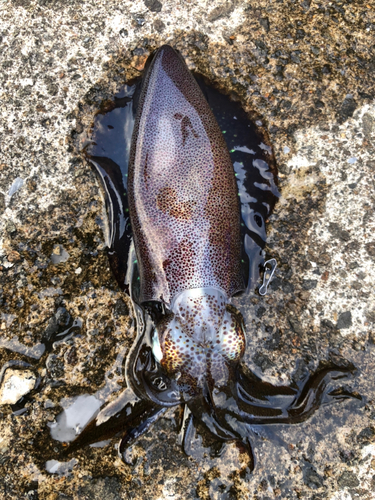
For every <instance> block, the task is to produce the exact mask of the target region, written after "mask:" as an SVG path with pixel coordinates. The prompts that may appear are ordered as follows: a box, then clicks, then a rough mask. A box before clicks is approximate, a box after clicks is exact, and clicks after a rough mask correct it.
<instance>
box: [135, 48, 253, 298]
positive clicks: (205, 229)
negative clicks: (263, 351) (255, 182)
mask: <svg viewBox="0 0 375 500" xmlns="http://www.w3.org/2000/svg"><path fill="white" fill-rule="evenodd" d="M128 188H129V209H130V218H131V224H132V229H133V234H134V239H135V247H136V249H137V257H138V265H139V269H140V279H141V293H140V301H141V302H145V301H149V300H158V301H163V302H165V303H166V304H167V305H169V304H171V302H172V300H173V298H174V297H175V296H176V295H177V294H178V293H180V292H182V291H184V290H191V289H196V288H204V287H215V288H220V289H222V290H223V291H224V292H225V294H226V295H227V296H228V297H231V296H232V295H233V294H234V293H236V292H237V291H239V290H242V289H243V288H244V284H243V280H242V276H241V269H240V212H239V200H238V194H237V187H236V182H235V176H234V172H233V167H232V163H231V160H230V157H229V153H228V150H227V148H226V144H225V141H224V139H223V136H222V133H221V131H220V129H219V126H218V125H217V122H216V120H215V118H214V116H213V114H212V112H211V110H210V108H209V106H208V104H207V102H206V100H205V99H204V97H203V94H202V92H201V90H200V88H199V86H198V85H197V83H196V81H195V80H194V78H193V77H192V75H191V74H190V72H189V70H188V69H187V67H186V65H185V63H184V61H183V60H182V58H181V57H180V56H179V55H178V54H177V53H176V52H175V51H174V50H173V49H172V48H171V47H168V46H164V47H162V48H160V49H159V50H158V51H157V52H156V54H155V56H154V59H153V61H152V63H151V65H150V67H149V69H148V71H147V72H146V75H145V77H144V82H143V88H142V92H141V96H140V102H139V105H138V112H137V117H136V122H135V128H134V132H133V139H132V148H131V155H130V164H129V178H128Z"/></svg>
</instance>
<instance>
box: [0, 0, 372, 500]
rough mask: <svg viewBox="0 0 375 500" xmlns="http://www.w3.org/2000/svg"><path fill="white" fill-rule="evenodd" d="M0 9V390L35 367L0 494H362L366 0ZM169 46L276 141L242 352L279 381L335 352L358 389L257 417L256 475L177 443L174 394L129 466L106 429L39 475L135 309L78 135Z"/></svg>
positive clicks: (125, 345) (237, 462) (366, 372)
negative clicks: (281, 415)
mask: <svg viewBox="0 0 375 500" xmlns="http://www.w3.org/2000/svg"><path fill="white" fill-rule="evenodd" d="M0 19H1V22H0V47H1V51H0V65H1V69H2V71H1V73H0V82H1V83H0V86H1V88H0V92H1V94H0V95H1V101H0V108H1V117H2V118H1V123H0V130H1V132H0V133H1V145H0V231H1V240H0V242H1V248H0V315H1V316H0V370H1V369H3V368H4V367H7V368H6V370H5V371H4V373H3V374H2V377H1V380H0V383H1V388H0V389H1V390H3V389H4V384H5V383H6V380H5V375H6V372H7V371H9V370H13V371H14V372H17V375H18V376H21V377H22V376H23V377H26V378H27V376H28V375H30V374H32V377H33V380H37V381H38V382H37V383H36V384H35V385H34V386H33V387H32V386H31V385H30V387H29V391H28V392H27V393H25V392H24V393H23V394H22V396H21V399H17V401H16V402H14V401H9V402H7V403H6V404H5V402H4V404H2V406H1V407H0V429H1V431H0V470H1V472H0V497H1V498H6V499H8V498H9V499H17V500H18V499H21V498H25V499H26V498H29V499H30V498H40V499H48V500H52V499H53V500H56V499H65V498H67V499H72V498H73V499H78V498H103V497H105V498H113V499H117V498H124V499H125V498H150V499H161V498H176V499H178V498H201V499H209V498H212V499H216V498H217V499H227V498H228V499H230V498H238V499H259V500H266V499H269V498H278V499H285V498H290V499H294V498H296V499H297V498H307V499H320V498H321V499H335V500H338V499H342V498H345V499H349V498H361V499H372V498H374V493H373V492H374V475H375V431H374V429H375V407H374V401H375V393H374V364H375V361H374V338H375V333H374V328H375V327H374V321H375V313H374V305H373V304H374V292H373V275H374V248H375V238H374V234H375V233H374V225H375V224H374V208H375V196H374V167H375V163H374V143H375V108H374V105H373V104H372V102H373V98H374V79H373V72H374V69H375V68H374V60H375V58H374V44H373V36H374V29H375V24H374V23H375V21H374V8H373V5H372V3H368V4H366V3H364V2H360V1H352V2H340V1H335V2H331V3H330V4H327V3H319V2H309V1H303V2H298V1H294V2H293V1H289V2H287V1H275V2H262V1H255V2H252V3H251V5H250V4H249V3H247V2H241V1H228V2H221V1H211V2H205V1H201V2H193V1H191V2H181V3H176V2H169V1H147V2H146V1H145V2H143V1H140V0H139V1H135V2H127V1H126V2H123V3H121V4H119V3H118V2H111V1H108V2H89V1H84V2H76V1H74V0H72V1H68V2H60V1H58V0H55V1H49V2H47V1H44V0H38V1H33V0H13V1H12V2H8V3H6V4H5V3H3V4H1V7H0ZM163 43H169V44H171V45H173V46H174V47H176V48H178V49H179V50H180V51H181V53H182V54H183V56H184V57H185V59H186V61H187V62H188V64H189V67H190V68H191V69H192V70H195V71H197V72H199V73H201V74H203V75H204V76H205V77H207V78H208V79H209V80H210V81H212V82H213V83H215V84H216V85H217V86H219V87H220V88H221V89H222V90H223V91H225V92H226V93H228V94H231V95H232V96H233V97H234V96H236V98H239V99H240V100H241V102H242V104H243V106H244V107H245V109H246V110H248V111H249V112H250V113H251V114H252V115H253V116H255V117H257V118H260V119H261V120H262V121H263V123H264V124H266V125H267V127H268V130H269V132H270V134H271V138H272V141H273V145H274V148H275V153H276V158H277V161H278V165H279V172H280V190H281V193H282V198H281V200H280V202H279V203H278V205H277V206H276V209H275V212H274V215H273V216H272V217H271V219H270V221H269V225H268V233H269V238H268V247H267V254H268V255H269V256H270V257H274V258H276V259H277V262H278V268H277V271H276V275H275V278H274V280H273V282H272V283H271V287H270V291H269V293H268V294H267V295H266V296H265V297H260V296H259V295H257V294H256V293H255V294H253V295H252V296H251V297H250V299H249V298H247V299H246V300H245V299H244V298H241V297H239V298H238V299H236V300H237V305H238V306H239V307H240V308H241V310H242V312H243V314H244V316H245V318H246V326H247V334H248V347H247V352H246V363H247V364H248V365H249V366H250V367H251V369H252V370H253V371H255V372H257V373H258V374H259V375H261V376H262V377H263V378H266V379H267V378H268V379H269V380H270V381H272V382H273V383H280V384H281V383H282V384H289V383H291V382H292V381H294V382H298V381H299V380H301V379H303V378H304V376H305V375H306V373H308V371H313V370H314V369H315V368H316V367H317V365H318V362H319V360H327V359H328V358H329V356H334V355H340V356H343V357H344V358H346V359H348V360H350V361H351V362H353V363H354V364H355V365H356V366H357V368H358V372H357V374H356V375H355V377H354V378H353V379H352V380H344V381H342V385H343V386H344V389H345V390H347V391H348V392H351V393H352V394H353V393H354V395H355V394H356V393H357V394H359V395H361V396H362V400H360V399H356V398H355V397H351V398H349V399H345V400H343V401H341V402H340V401H337V400H334V401H333V400H332V399H330V398H329V397H328V399H327V401H326V403H327V404H326V405H324V406H322V407H321V408H320V410H319V411H318V412H317V413H316V414H315V415H314V416H313V417H312V418H310V419H309V420H307V421H306V422H304V423H303V424H299V425H296V426H287V425H277V426H274V427H268V428H259V429H254V437H253V440H252V442H253V446H254V453H255V455H256V457H257V464H256V468H255V471H254V472H253V473H250V471H249V469H248V465H249V464H248V460H247V455H246V454H244V453H243V450H240V449H238V448H237V447H236V446H235V445H234V444H230V445H227V446H226V447H225V449H224V452H223V454H222V455H221V456H220V457H216V458H210V457H208V456H207V453H206V451H205V449H204V447H203V445H202V446H201V449H202V450H203V451H202V452H201V454H200V455H199V456H197V457H195V458H194V457H193V458H188V457H186V456H185V455H184V453H183V452H182V450H181V447H180V446H179V444H178V440H177V439H178V438H177V436H178V430H179V422H180V417H181V415H180V410H179V409H177V408H176V409H171V410H169V411H168V412H167V413H166V414H165V415H164V416H163V417H162V418H160V419H159V420H158V422H157V423H156V424H155V425H154V426H153V427H152V428H151V429H150V430H149V431H148V432H147V433H146V434H145V435H144V436H143V437H142V438H141V439H139V440H138V441H137V443H136V444H135V445H134V446H133V447H132V449H131V450H130V453H129V460H128V463H126V464H125V463H124V462H122V461H121V460H120V459H119V458H118V455H117V451H116V448H115V444H116V440H113V441H111V442H110V443H107V444H104V446H103V447H89V448H86V449H83V450H81V451H79V452H77V453H76V454H75V457H74V460H73V461H72V462H70V463H69V464H67V465H66V466H65V467H60V468H59V467H55V468H53V467H52V466H51V467H50V472H48V470H47V469H46V464H45V462H46V460H49V459H52V458H53V455H54V454H55V455H57V456H59V453H60V451H61V450H62V449H63V444H62V443H61V442H60V441H57V440H53V439H52V438H51V434H50V432H51V427H52V426H53V425H54V424H55V423H56V422H57V421H58V416H59V415H60V414H61V413H62V411H63V410H65V409H68V408H69V407H71V406H72V404H73V403H74V401H75V400H76V398H77V397H78V396H82V395H87V394H88V395H91V396H94V398H95V399H96V400H97V401H98V402H99V404H104V402H105V401H109V400H111V399H114V398H115V397H116V396H117V395H118V394H119V391H121V390H123V388H125V387H126V382H125V380H124V368H123V367H124V359H125V358H126V353H127V351H128V350H129V348H130V346H131V344H132V340H133V339H134V321H133V318H132V316H131V314H132V307H131V304H130V301H129V300H128V299H127V297H125V296H124V295H123V294H122V293H121V292H120V290H119V289H118V287H117V284H116V282H115V280H114V278H113V277H112V276H111V273H110V271H109V266H108V262H107V256H106V252H105V242H104V235H103V233H102V231H101V229H100V227H101V226H102V225H103V224H102V221H103V219H104V204H103V196H102V194H101V192H100V190H99V186H98V183H97V180H96V178H95V176H94V174H93V173H92V171H91V169H90V167H89V166H88V165H87V164H86V162H85V160H84V157H83V154H82V148H83V147H84V145H85V141H86V139H87V137H88V136H89V131H90V127H91V126H92V122H93V118H94V115H95V113H96V112H97V111H98V109H106V106H110V105H111V99H112V98H113V95H114V94H115V93H116V92H117V91H118V90H119V89H120V87H121V86H122V85H123V84H124V82H125V81H128V80H130V79H131V78H134V77H137V76H139V75H140V72H141V70H142V68H143V66H144V63H145V61H146V59H147V57H148V55H149V54H150V52H151V51H152V50H153V49H155V48H156V47H158V46H160V45H162V44H163ZM129 314H130V315H129ZM14 363H15V364H16V365H17V366H15V364H14ZM30 376H31V375H30ZM81 424H82V422H81V423H80V422H79V421H77V422H75V425H81ZM197 439H198V438H197ZM55 458H56V457H55ZM57 459H58V460H59V458H57ZM68 460H71V457H69V459H68ZM68 460H67V462H68Z"/></svg>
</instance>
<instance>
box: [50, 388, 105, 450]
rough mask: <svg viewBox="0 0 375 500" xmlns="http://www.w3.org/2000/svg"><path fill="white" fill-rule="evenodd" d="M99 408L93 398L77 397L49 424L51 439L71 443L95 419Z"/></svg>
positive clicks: (98, 404)
mask: <svg viewBox="0 0 375 500" xmlns="http://www.w3.org/2000/svg"><path fill="white" fill-rule="evenodd" d="M60 404H61V405H62V404H63V402H61V403H60ZM100 406H101V402H100V400H99V399H97V398H96V397H95V396H89V395H88V394H83V395H82V396H77V397H76V398H74V400H73V402H72V403H71V404H70V406H68V407H67V408H65V409H64V411H63V412H62V413H60V415H58V416H57V418H56V422H54V423H52V424H49V427H50V429H51V436H52V438H53V439H56V440H57V441H61V442H69V441H72V440H73V439H74V438H75V437H76V436H77V434H79V433H80V431H81V430H82V429H83V428H84V427H85V425H86V424H87V423H88V422H89V421H90V420H92V419H93V418H94V417H95V415H96V414H97V412H98V410H99V408H100Z"/></svg>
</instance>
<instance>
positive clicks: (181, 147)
mask: <svg viewBox="0 0 375 500" xmlns="http://www.w3.org/2000/svg"><path fill="white" fill-rule="evenodd" d="M132 92H133V93H131V95H130V94H129V95H130V97H129V96H128V97H126V96H125V97H123V99H126V98H127V99H128V101H127V102H130V101H132V103H133V104H132V106H133V108H136V109H132V110H131V113H132V116H133V117H135V121H134V123H132V126H133V127H134V129H133V134H132V141H131V145H129V152H128V153H129V160H128V172H127V179H126V181H125V176H124V175H122V174H121V172H120V170H119V169H118V167H117V166H116V162H114V161H113V160H110V159H108V158H105V157H104V156H102V157H100V156H99V155H96V156H95V155H91V157H90V160H91V161H92V162H93V164H94V165H95V166H96V168H97V170H98V172H99V174H100V177H101V180H102V183H103V186H104V188H105V190H106V193H107V205H108V212H109V216H110V219H111V221H112V230H111V235H110V244H109V246H110V251H109V257H110V262H111V266H112V269H113V270H114V272H115V275H116V278H117V279H118V282H119V284H120V286H121V287H122V288H123V290H124V291H125V292H126V293H128V294H129V295H130V296H131V298H132V300H133V303H134V308H135V311H136V318H137V322H138V337H137V339H136V341H135V343H134V345H133V347H132V350H131V352H130V354H129V356H128V359H127V363H126V377H127V382H128V388H127V389H126V390H125V391H124V392H123V394H122V395H121V396H120V397H119V398H118V399H117V400H116V401H115V402H114V403H112V404H110V405H109V406H107V407H105V408H104V409H103V410H102V411H101V412H100V413H99V415H98V416H97V417H96V418H95V420H93V421H92V422H91V423H90V424H89V425H88V426H87V428H86V429H84V431H83V432H82V433H81V434H80V435H79V436H78V437H77V438H76V440H75V441H73V443H71V445H70V447H69V448H68V452H71V451H73V450H74V449H76V448H78V447H81V446H83V445H85V444H89V443H92V442H95V441H100V440H102V439H105V438H107V437H108V436H113V435H114V434H115V433H117V432H121V433H122V434H123V437H122V439H121V444H120V447H119V450H120V452H121V453H124V452H125V451H126V449H127V447H128V446H129V445H130V444H131V443H133V442H134V440H135V439H136V438H137V437H139V436H140V435H141V434H142V433H143V432H145V431H146V430H147V429H148V428H149V426H150V425H151V424H152V423H153V422H154V421H155V419H156V418H158V417H159V416H160V414H162V413H163V412H164V411H165V410H166V409H167V408H169V407H172V406H175V405H184V408H185V410H184V417H183V422H182V431H181V432H182V434H181V436H182V437H181V442H182V445H183V448H184V450H185V451H186V452H187V453H189V447H190V442H191V438H192V436H193V435H195V432H196V428H197V426H198V427H199V429H200V430H201V431H202V432H205V433H206V434H207V435H208V436H210V437H211V438H212V440H213V441H214V442H217V443H220V445H221V444H222V443H225V442H227V441H240V442H242V443H243V444H244V445H245V446H246V447H247V449H248V451H249V454H250V455H251V444H250V439H249V438H250V436H251V426H252V425H259V424H275V423H289V424H292V423H298V422H302V421H304V420H305V419H307V418H308V417H309V416H310V415H311V414H312V413H313V412H314V411H315V410H316V409H317V408H318V407H319V404H320V402H321V400H322V397H323V395H324V394H325V392H324V388H325V387H326V384H327V382H328V381H329V380H330V377H331V376H332V374H335V375H338V376H339V375H342V374H344V373H346V372H349V371H351V370H352V369H353V366H352V365H350V364H345V363H343V362H340V363H339V362H336V363H335V362H332V363H331V364H329V365H326V366H321V367H320V369H318V370H317V372H316V373H314V374H313V375H311V376H309V377H307V378H305V379H304V380H303V381H302V382H301V384H300V385H299V386H297V385H296V386H293V387H285V386H274V385H271V384H270V383H266V382H263V381H262V380H261V379H260V378H258V377H257V376H256V375H255V374H253V373H252V372H251V371H250V370H249V369H248V368H247V367H246V366H244V364H243V363H242V362H241V360H242V358H243V355H244V352H245V347H246V333H245V325H244V320H243V318H242V315H241V313H240V312H239V311H238V310H237V309H236V308H235V307H234V305H233V303H232V298H233V296H234V295H236V294H239V293H249V291H250V290H252V289H253V288H254V285H255V282H256V280H257V277H258V274H259V267H261V265H262V258H263V257H262V248H263V247H264V242H265V228H264V222H265V220H266V218H267V216H268V215H269V213H270V211H271V210H272V206H273V205H274V202H275V197H277V187H276V180H275V169H274V168H273V167H272V165H271V163H272V162H269V163H268V164H267V163H266V162H265V161H264V160H262V159H261V158H259V157H258V158H255V157H251V156H249V153H252V154H254V155H255V153H256V152H255V151H252V150H249V148H247V150H246V148H242V149H241V148H240V147H238V148H237V149H238V150H239V151H241V150H242V151H245V153H246V154H247V158H252V159H251V168H252V170H251V169H250V167H249V168H247V167H246V165H244V164H243V162H242V163H241V162H234V165H233V161H232V159H231V157H230V154H229V152H228V148H227V144H226V142H225V139H224V134H223V131H222V130H221V129H220V127H219V125H218V122H217V120H216V118H215V116H214V114H213V112H212V110H211V107H210V105H209V104H208V102H207V100H206V98H205V96H204V93H203V92H204V89H203V91H202V85H199V82H197V81H196V79H195V78H194V77H193V75H192V74H191V73H190V72H189V70H188V68H187V66H186V64H185V62H184V60H183V59H182V57H181V56H180V55H179V53H178V52H176V51H175V50H174V49H173V48H171V47H170V46H163V47H161V48H160V49H158V50H157V51H156V52H155V53H154V54H153V56H152V57H150V58H149V60H148V62H147V66H146V69H145V72H144V76H143V79H142V84H141V86H137V87H136V89H135V90H134V89H133V91H132ZM234 118H236V117H234ZM112 128H113V127H112ZM267 148H268V149H270V148H269V146H266V145H264V144H263V147H262V151H260V153H262V152H263V153H264V150H267ZM233 151H235V149H233ZM270 158H271V155H270ZM249 161H250V160H249ZM270 165H271V166H270ZM256 192H258V194H259V193H260V195H259V196H261V203H260V202H259V196H257V195H256ZM246 257H247V259H246ZM219 447H220V446H219Z"/></svg>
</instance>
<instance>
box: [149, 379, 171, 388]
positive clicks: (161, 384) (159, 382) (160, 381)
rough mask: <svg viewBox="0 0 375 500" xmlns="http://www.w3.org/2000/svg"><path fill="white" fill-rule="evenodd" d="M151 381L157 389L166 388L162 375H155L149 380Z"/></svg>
mask: <svg viewBox="0 0 375 500" xmlns="http://www.w3.org/2000/svg"><path fill="white" fill-rule="evenodd" d="M151 383H152V385H153V386H154V387H156V388H157V389H158V390H159V391H165V390H166V388H167V384H166V383H165V382H164V380H163V378H162V377H155V378H154V379H152V380H151Z"/></svg>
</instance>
